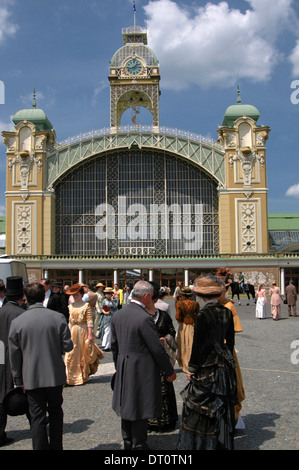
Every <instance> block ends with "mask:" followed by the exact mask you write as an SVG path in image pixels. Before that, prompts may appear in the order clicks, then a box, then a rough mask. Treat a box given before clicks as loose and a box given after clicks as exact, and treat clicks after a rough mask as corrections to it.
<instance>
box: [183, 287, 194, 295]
mask: <svg viewBox="0 0 299 470" xmlns="http://www.w3.org/2000/svg"><path fill="white" fill-rule="evenodd" d="M180 294H181V295H185V296H186V297H190V296H191V295H192V294H193V292H192V290H191V289H190V287H182V289H180Z"/></svg>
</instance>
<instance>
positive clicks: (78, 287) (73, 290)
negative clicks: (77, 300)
mask: <svg viewBox="0 0 299 470" xmlns="http://www.w3.org/2000/svg"><path fill="white" fill-rule="evenodd" d="M82 288H83V284H81V283H80V282H78V283H77V284H73V285H72V287H71V288H70V289H69V290H67V291H66V292H65V293H66V294H67V295H74V294H77V292H79V291H80V290H81V289H82Z"/></svg>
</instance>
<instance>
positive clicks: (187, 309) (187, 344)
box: [175, 287, 199, 373]
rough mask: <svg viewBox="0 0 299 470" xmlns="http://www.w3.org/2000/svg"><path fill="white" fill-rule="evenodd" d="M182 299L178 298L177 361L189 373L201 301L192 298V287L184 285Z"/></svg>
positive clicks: (181, 292)
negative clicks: (195, 324)
mask: <svg viewBox="0 0 299 470" xmlns="http://www.w3.org/2000/svg"><path fill="white" fill-rule="evenodd" d="M179 293H180V300H177V302H176V304H175V306H176V317H175V318H176V320H177V321H178V323H179V328H178V333H177V345H178V351H177V361H178V364H179V366H180V367H181V368H182V370H183V371H184V372H185V373H188V362H189V359H190V356H191V350H192V343H193V335H194V322H195V317H196V314H197V313H198V312H199V303H198V302H197V301H196V300H191V299H190V297H191V296H192V295H193V291H192V290H191V289H190V287H183V288H182V289H181V290H180V291H179Z"/></svg>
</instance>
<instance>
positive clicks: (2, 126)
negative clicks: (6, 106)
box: [0, 116, 15, 134]
mask: <svg viewBox="0 0 299 470" xmlns="http://www.w3.org/2000/svg"><path fill="white" fill-rule="evenodd" d="M11 118H12V116H11ZM14 129H15V126H14V123H13V122H12V121H11V120H10V122H4V121H0V134H1V132H2V131H13V130H14Z"/></svg>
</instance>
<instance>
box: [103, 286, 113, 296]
mask: <svg viewBox="0 0 299 470" xmlns="http://www.w3.org/2000/svg"><path fill="white" fill-rule="evenodd" d="M103 292H104V294H113V293H114V290H113V289H112V287H106V289H104V291H103Z"/></svg>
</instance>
